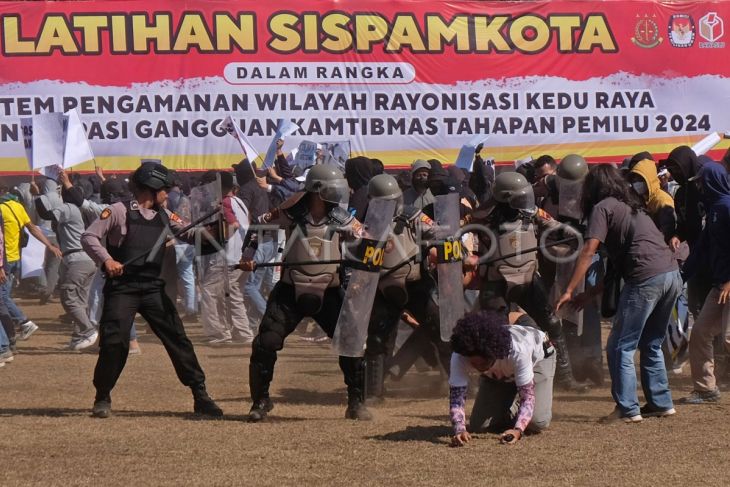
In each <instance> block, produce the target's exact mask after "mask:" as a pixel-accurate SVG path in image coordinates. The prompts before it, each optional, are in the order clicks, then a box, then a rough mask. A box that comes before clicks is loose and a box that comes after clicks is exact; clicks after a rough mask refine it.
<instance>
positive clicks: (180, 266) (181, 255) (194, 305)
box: [175, 244, 198, 315]
mask: <svg viewBox="0 0 730 487" xmlns="http://www.w3.org/2000/svg"><path fill="white" fill-rule="evenodd" d="M175 258H176V261H177V273H178V275H179V276H180V280H181V281H182V283H183V289H184V293H185V313H186V314H188V315H194V314H195V313H196V312H197V311H198V301H197V297H196V295H195V273H194V272H193V261H194V260H195V247H193V246H192V245H189V244H175Z"/></svg>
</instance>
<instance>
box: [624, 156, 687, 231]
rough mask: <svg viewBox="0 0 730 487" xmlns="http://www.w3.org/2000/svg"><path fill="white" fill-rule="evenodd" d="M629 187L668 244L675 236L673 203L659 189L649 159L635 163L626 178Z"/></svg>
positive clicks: (675, 221) (652, 165)
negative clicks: (644, 206) (643, 203)
mask: <svg viewBox="0 0 730 487" xmlns="http://www.w3.org/2000/svg"><path fill="white" fill-rule="evenodd" d="M628 180H629V183H630V184H631V187H632V188H633V190H634V191H635V192H636V194H638V195H639V197H640V198H641V199H642V200H643V201H644V202H645V204H646V212H647V213H648V214H649V216H651V218H652V220H654V223H655V224H656V226H657V228H659V230H660V231H661V232H662V234H663V235H664V240H665V241H667V242H669V240H671V238H672V237H673V236H674V235H676V228H677V218H676V215H675V213H674V201H673V200H672V197H671V196H669V194H668V193H666V192H665V191H664V190H662V189H661V183H660V182H659V176H658V174H657V170H656V165H655V163H654V161H652V160H651V159H644V160H642V161H639V162H637V163H636V164H635V165H634V167H633V169H631V172H630V173H629V176H628Z"/></svg>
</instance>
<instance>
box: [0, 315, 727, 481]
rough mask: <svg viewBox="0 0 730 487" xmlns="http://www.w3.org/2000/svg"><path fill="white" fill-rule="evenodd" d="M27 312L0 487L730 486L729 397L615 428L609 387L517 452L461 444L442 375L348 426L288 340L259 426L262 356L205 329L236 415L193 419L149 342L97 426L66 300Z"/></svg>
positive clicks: (568, 405)
mask: <svg viewBox="0 0 730 487" xmlns="http://www.w3.org/2000/svg"><path fill="white" fill-rule="evenodd" d="M23 307H24V309H25V311H26V312H27V313H28V314H29V315H30V316H31V317H33V319H34V320H36V323H38V324H39V325H40V326H41V329H40V330H39V331H38V332H37V333H36V334H35V335H34V336H33V337H32V338H31V339H30V340H29V341H27V342H20V354H19V355H18V356H17V357H16V360H15V361H14V362H13V363H11V364H8V365H6V366H5V367H4V368H2V369H0V398H1V399H0V452H2V453H1V454H0V465H1V468H2V474H0V478H1V479H2V480H0V485H2V486H14V485H94V486H99V485H103V486H115V485H122V486H132V485H244V486H248V485H256V486H259V485H297V486H304V485H348V486H351V487H354V486H360V485H388V486H392V485H462V486H464V485H469V486H476V485H510V486H519V485H531V486H540V485H591V486H602V485H606V486H609V485H610V486H617V485H632V486H633V485H642V486H643V485H645V486H664V485H728V484H730V439H729V438H730V424H729V420H728V418H729V417H730V405H729V404H730V400H728V399H724V400H723V401H722V402H720V403H718V404H717V405H711V406H700V407H698V406H694V407H690V406H677V410H678V414H677V415H676V416H675V417H673V418H667V419H646V420H644V422H643V423H642V424H638V425H625V424H613V425H604V424H599V423H598V419H599V418H600V417H601V416H603V415H605V414H608V413H609V412H610V411H611V410H612V408H613V403H612V400H611V398H610V392H609V389H608V387H603V388H598V389H594V390H593V391H592V392H590V393H589V394H586V395H581V396H578V395H572V394H566V393H557V395H556V400H555V404H554V421H553V424H552V426H551V428H550V429H549V430H548V431H547V432H546V433H544V434H541V435H537V436H531V437H528V438H526V439H525V440H524V441H521V442H519V443H518V444H517V445H516V446H513V447H507V446H502V445H499V444H498V441H497V437H496V435H491V434H479V435H477V436H476V438H475V439H474V440H473V442H472V443H470V444H469V445H468V446H467V447H465V448H458V449H455V448H450V447H448V446H447V445H448V440H449V433H450V427H449V424H448V418H447V409H448V401H447V394H446V392H445V389H444V388H443V385H442V384H440V380H439V377H438V374H436V373H431V374H419V373H416V372H411V374H410V375H409V376H407V377H406V379H404V380H403V381H402V382H401V383H389V384H388V386H389V391H390V392H391V395H392V396H393V397H392V398H391V399H389V400H388V401H387V402H386V403H385V404H383V405H382V406H379V407H377V408H376V409H374V413H375V421H373V422H369V423H357V422H351V421H346V420H345V419H343V418H344V410H345V392H344V384H343V383H342V376H341V374H340V372H339V369H338V367H337V361H336V358H335V357H334V356H333V355H332V353H331V352H330V350H329V347H328V346H323V345H316V344H311V343H306V342H304V341H302V340H300V339H299V338H298V337H297V336H291V337H290V338H289V340H288V343H287V347H286V349H285V350H284V351H283V353H281V354H280V359H279V362H278V364H277V365H278V366H277V371H276V377H275V380H274V384H273V387H272V394H273V398H274V400H275V403H276V408H275V409H274V411H273V412H272V413H271V416H270V420H268V421H267V422H264V423H259V424H251V423H247V422H246V413H247V412H248V408H249V406H250V401H249V397H248V384H247V380H248V357H249V354H250V348H246V347H244V346H241V345H239V346H231V347H226V348H210V347H206V346H204V345H203V344H202V337H201V330H200V327H199V326H198V325H191V326H190V327H189V328H188V329H189V334H190V336H191V338H192V340H193V342H194V343H195V344H196V350H197V353H198V356H199V358H200V361H201V363H202V365H203V368H204V370H205V372H206V374H207V376H208V389H209V391H210V392H211V394H212V395H213V397H214V398H216V400H217V401H218V402H219V404H220V405H221V407H222V408H223V409H224V411H225V413H226V416H225V418H224V420H220V421H201V420H196V419H195V418H194V417H193V416H192V414H191V411H192V398H191V396H190V393H189V391H188V390H187V389H185V388H184V387H183V386H181V385H180V384H179V383H178V381H177V379H176V377H175V375H174V372H173V369H172V366H171V365H170V362H169V360H168V359H167V356H166V354H165V352H164V350H163V348H162V346H161V345H160V344H159V342H158V341H157V339H156V338H155V337H154V336H153V335H151V334H150V333H149V332H147V333H146V334H143V335H142V336H141V338H140V342H141V345H142V349H143V353H142V355H140V356H136V357H130V359H129V361H128V362H127V367H126V369H125V371H124V373H123V375H122V378H121V380H120V383H119V384H118V386H117V388H116V389H115V390H114V392H113V405H114V409H113V416H112V417H111V418H109V419H106V420H98V419H93V418H91V417H90V414H89V411H90V407H91V404H92V402H93V396H94V392H93V387H92V384H91V376H92V371H93V367H94V363H95V360H96V357H95V356H94V355H93V354H90V353H88V354H79V353H74V352H68V351H65V350H63V346H64V345H65V343H66V342H67V341H68V338H69V333H70V327H69V326H68V325H59V324H58V323H57V322H56V321H55V320H56V317H57V316H58V314H59V313H60V312H61V308H60V306H59V305H47V306H43V307H39V306H37V305H36V304H35V303H31V302H24V303H23ZM143 330H144V328H143ZM145 331H146V330H145ZM672 386H673V391H674V396H675V399H677V398H679V397H682V396H683V395H685V394H686V393H687V392H689V390H690V389H691V386H690V383H689V380H688V378H687V377H686V376H681V377H673V378H672ZM471 397H473V394H472V396H471Z"/></svg>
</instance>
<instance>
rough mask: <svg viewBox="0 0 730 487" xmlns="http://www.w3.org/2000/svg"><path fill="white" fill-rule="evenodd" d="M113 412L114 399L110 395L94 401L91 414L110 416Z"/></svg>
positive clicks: (98, 416) (99, 416) (102, 416)
mask: <svg viewBox="0 0 730 487" xmlns="http://www.w3.org/2000/svg"><path fill="white" fill-rule="evenodd" d="M111 413H112V400H111V398H110V397H109V396H107V397H105V398H103V399H97V400H96V401H94V407H93V408H92V409H91V415H92V416H93V417H95V418H108V417H109V416H111Z"/></svg>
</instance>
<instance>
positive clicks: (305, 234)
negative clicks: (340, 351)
mask: <svg viewBox="0 0 730 487" xmlns="http://www.w3.org/2000/svg"><path fill="white" fill-rule="evenodd" d="M340 223H341V222H335V221H333V219H332V218H331V217H328V218H327V220H325V221H324V222H323V223H321V224H318V225H314V224H312V223H310V222H309V221H308V220H306V218H298V219H297V220H295V222H294V224H293V225H292V226H291V227H290V228H288V229H287V236H286V241H287V250H286V252H285V255H284V262H285V263H297V262H307V263H309V262H316V261H329V260H340V259H341V258H342V254H341V250H340V236H339V234H338V233H337V232H336V231H334V228H335V226H338V225H339V224H340ZM281 280H282V281H283V282H285V283H287V284H291V285H293V286H294V292H295V296H296V301H297V306H298V307H299V311H301V312H302V313H303V314H305V315H308V316H311V315H313V314H316V313H317V312H318V311H319V310H320V309H321V308H322V299H323V297H324V292H325V290H326V289H327V288H331V287H338V286H339V285H340V278H339V264H337V263H329V264H327V263H324V264H321V265H317V264H313V265H292V266H285V267H284V268H283V270H282V273H281Z"/></svg>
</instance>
